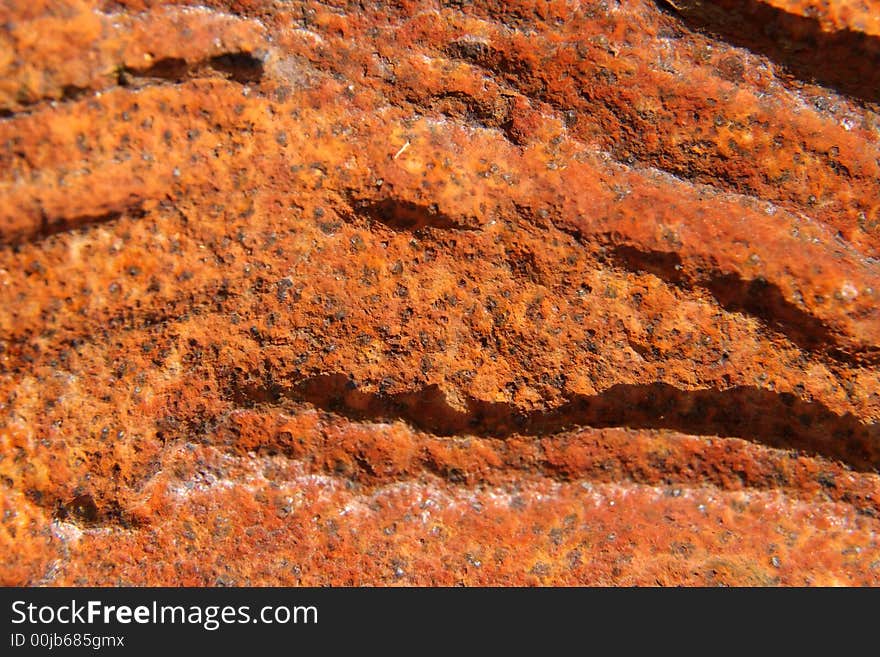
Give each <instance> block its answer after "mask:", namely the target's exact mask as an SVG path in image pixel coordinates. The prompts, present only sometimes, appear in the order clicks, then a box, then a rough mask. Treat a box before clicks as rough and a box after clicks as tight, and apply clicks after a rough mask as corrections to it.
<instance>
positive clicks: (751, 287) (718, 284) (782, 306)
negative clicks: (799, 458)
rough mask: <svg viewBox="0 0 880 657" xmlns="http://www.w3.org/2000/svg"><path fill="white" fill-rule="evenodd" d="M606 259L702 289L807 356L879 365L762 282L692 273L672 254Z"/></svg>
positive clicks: (611, 252) (626, 251) (610, 251)
mask: <svg viewBox="0 0 880 657" xmlns="http://www.w3.org/2000/svg"><path fill="white" fill-rule="evenodd" d="M605 254H606V257H608V258H609V260H610V261H611V262H612V263H614V264H617V265H618V266H620V267H622V268H624V269H626V270H627V271H632V272H647V273H650V274H654V275H655V276H657V277H658V278H660V279H662V280H664V281H666V282H667V283H670V284H672V285H676V286H679V287H682V288H684V289H686V290H691V289H693V288H695V287H702V288H704V289H705V290H706V291H707V292H709V293H710V294H711V295H712V297H714V299H715V300H716V301H717V302H718V305H720V306H721V307H722V308H724V309H725V310H726V311H728V312H736V313H742V314H745V315H750V316H751V317H754V318H756V319H758V320H760V322H761V323H762V324H763V325H764V326H766V327H767V328H769V329H771V330H774V331H778V332H779V333H781V334H782V335H784V336H785V337H786V338H787V339H789V340H790V341H791V342H793V343H794V344H796V345H797V346H798V347H800V348H801V349H803V350H805V351H809V352H812V353H817V354H823V355H826V356H828V357H830V358H832V359H834V360H836V361H839V362H841V363H843V364H846V365H872V364H876V363H878V362H880V354H878V350H876V349H869V348H865V349H861V350H852V349H849V348H847V347H844V346H843V345H841V344H840V341H839V339H838V337H837V336H836V335H835V333H834V332H833V331H832V330H831V328H829V327H828V326H827V325H826V324H825V323H824V322H822V321H821V320H820V319H819V318H817V317H815V316H813V315H811V314H809V313H808V312H806V311H805V310H802V309H801V308H798V307H797V306H796V305H795V304H794V303H792V302H791V301H789V300H788V299H786V298H785V296H784V295H783V294H782V291H781V290H780V289H779V287H778V286H777V285H775V284H773V283H770V282H769V281H766V280H764V279H761V278H754V279H751V280H747V279H743V278H741V277H740V276H739V275H737V274H735V273H723V272H720V271H717V270H709V271H700V272H697V273H694V272H693V271H691V270H690V268H688V267H686V266H685V265H684V263H683V262H682V259H681V257H680V256H679V255H678V254H676V253H673V252H661V251H650V250H641V249H638V248H636V247H633V246H631V245H611V246H607V247H606V249H605Z"/></svg>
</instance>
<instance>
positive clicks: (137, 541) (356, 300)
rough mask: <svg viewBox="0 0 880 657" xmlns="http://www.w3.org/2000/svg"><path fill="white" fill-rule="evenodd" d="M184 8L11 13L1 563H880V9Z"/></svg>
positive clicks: (10, 6)
mask: <svg viewBox="0 0 880 657" xmlns="http://www.w3.org/2000/svg"><path fill="white" fill-rule="evenodd" d="M187 4H189V3H185V2H175V3H171V2H168V3H166V2H154V1H151V0H135V1H130V2H128V1H126V2H110V1H107V2H94V1H91V0H45V1H42V2H34V1H29V2H19V1H17V0H14V1H12V2H7V3H4V5H3V7H2V8H0V308H2V309H3V310H2V312H0V482H2V486H0V504H2V507H3V509H2V514H0V515H2V520H0V554H2V556H3V558H2V559H0V582H2V583H5V584H31V585H35V584H77V585H79V584H96V585H103V584H122V583H132V584H152V585H161V584H170V585H174V584H187V585H199V584H206V585H214V584H224V583H225V584H341V585H349V584H417V585H430V584H443V585H446V584H457V583H464V584H516V585H519V584H624V585H625V584H648V585H651V584H733V585H766V584H783V585H789V584H867V585H876V584H877V583H878V582H880V543H878V537H877V531H878V529H880V476H878V474H877V469H878V466H880V429H878V427H877V422H878V420H880V395H878V393H880V311H878V297H880V269H878V261H877V257H878V256H880V144H878V140H880V116H878V113H877V110H878V102H880V98H878V97H877V96H876V94H877V89H880V78H878V76H880V36H878V35H880V29H878V27H877V23H876V17H877V16H878V15H880V14H878V13H877V12H878V6H877V3H876V2H873V1H868V0H863V1H843V0H840V1H835V2H814V1H800V2H798V1H795V0H792V1H786V2H782V1H769V0H767V1H765V2H759V1H757V0H754V1H749V0H724V1H723V2H718V3H698V2H691V1H687V0H676V2H674V3H672V2H657V3H655V2H650V1H649V0H621V1H620V2H611V1H608V0H605V1H601V2H583V1H581V2H562V1H558V2H538V1H535V0H518V1H516V2H492V1H491V0H484V1H481V2H475V3H461V2H429V1H418V2H417V1H412V2H396V3H379V2H376V3H354V2H352V3H348V2H344V1H334V2H323V3H321V2H289V3H284V4H283V5H278V4H276V3H271V2H264V1H262V0H249V1H247V2H226V1H215V2H208V3H199V6H198V7H196V6H192V7H190V6H186V5H187ZM759 24H760V25H763V26H764V27H765V28H766V29H759V28H758V25H759ZM819 51H822V52H824V53H825V54H824V55H819V54H817V53H818V52H819ZM841 58H844V59H843V60H841ZM841 61H845V62H846V63H847V64H848V65H849V66H841V65H840V62H841ZM875 83H877V84H875Z"/></svg>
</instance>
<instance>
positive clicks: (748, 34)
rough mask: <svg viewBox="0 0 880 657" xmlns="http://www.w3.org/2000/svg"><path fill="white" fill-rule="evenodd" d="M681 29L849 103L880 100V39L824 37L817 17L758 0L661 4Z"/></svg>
mask: <svg viewBox="0 0 880 657" xmlns="http://www.w3.org/2000/svg"><path fill="white" fill-rule="evenodd" d="M658 4H659V5H660V7H661V8H662V9H664V10H666V11H668V12H670V13H672V14H673V15H675V16H678V17H679V18H680V19H681V20H682V21H683V22H684V23H685V24H687V25H688V26H690V27H692V28H695V29H697V30H700V31H705V32H709V33H711V34H713V35H716V36H718V37H720V38H721V39H724V40H725V41H728V42H729V43H731V44H733V45H735V46H738V47H742V48H747V49H749V50H751V51H753V52H757V53H760V54H762V55H765V56H767V57H769V58H770V59H772V60H773V61H775V62H776V63H778V64H780V65H782V66H784V67H785V68H786V69H787V70H788V71H789V72H790V73H791V74H792V75H793V76H795V77H797V78H799V79H800V80H804V81H807V82H816V83H818V84H820V85H822V86H825V87H828V88H831V89H834V90H836V91H838V92H840V93H842V94H845V95H847V96H850V97H852V98H855V99H858V100H862V101H865V102H869V103H876V102H878V101H880V38H878V37H876V36H871V35H868V34H863V33H861V32H854V31H851V30H847V29H844V30H838V31H834V32H828V31H825V30H823V29H822V25H821V24H820V23H819V21H818V20H817V19H815V18H808V17H805V16H799V15H797V14H792V13H789V12H787V11H784V10H783V9H779V8H777V7H774V6H772V5H771V4H769V3H767V2H762V1H759V0H717V1H715V2H702V1H698V0H676V2H675V3H674V5H672V3H668V2H662V1H659V2H658Z"/></svg>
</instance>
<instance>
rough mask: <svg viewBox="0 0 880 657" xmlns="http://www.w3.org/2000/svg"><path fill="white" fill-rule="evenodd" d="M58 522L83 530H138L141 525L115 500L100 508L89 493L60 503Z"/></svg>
mask: <svg viewBox="0 0 880 657" xmlns="http://www.w3.org/2000/svg"><path fill="white" fill-rule="evenodd" d="M53 516H54V518H55V519H56V520H61V521H64V522H70V523H73V524H75V525H78V526H80V527H82V528H94V527H120V528H122V529H136V528H138V527H140V526H141V523H140V522H139V521H138V520H137V519H135V518H133V517H132V516H131V515H130V514H128V513H127V512H126V511H125V510H124V509H123V508H122V506H121V505H120V504H119V503H118V502H117V501H115V500H111V501H109V502H107V503H105V504H101V505H100V506H99V505H98V503H97V502H96V501H95V499H94V498H93V497H92V496H91V495H89V494H88V493H81V494H79V495H76V496H74V497H73V499H71V500H69V501H68V502H62V501H60V500H59V501H58V502H57V503H56V506H55V511H54V514H53Z"/></svg>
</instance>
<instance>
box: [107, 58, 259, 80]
mask: <svg viewBox="0 0 880 657" xmlns="http://www.w3.org/2000/svg"><path fill="white" fill-rule="evenodd" d="M211 75H220V76H222V77H224V78H226V79H228V80H232V81H233V82H237V83H239V84H251V83H255V82H259V81H260V80H261V79H262V77H263V62H262V61H261V60H260V59H258V58H257V57H254V56H253V55H252V54H251V53H248V52H235V53H225V54H223V55H217V56H216V57H211V58H209V59H207V60H203V61H198V62H187V61H186V60H184V59H180V58H177V57H166V58H164V59H160V60H158V61H156V62H154V63H153V64H152V65H150V66H149V67H146V68H122V69H120V71H119V80H118V82H119V84H120V86H135V87H137V86H143V85H145V84H150V83H153V82H155V81H157V80H159V81H164V82H172V83H180V82H184V81H185V80H190V79H194V78H204V77H210V76H211Z"/></svg>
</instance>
